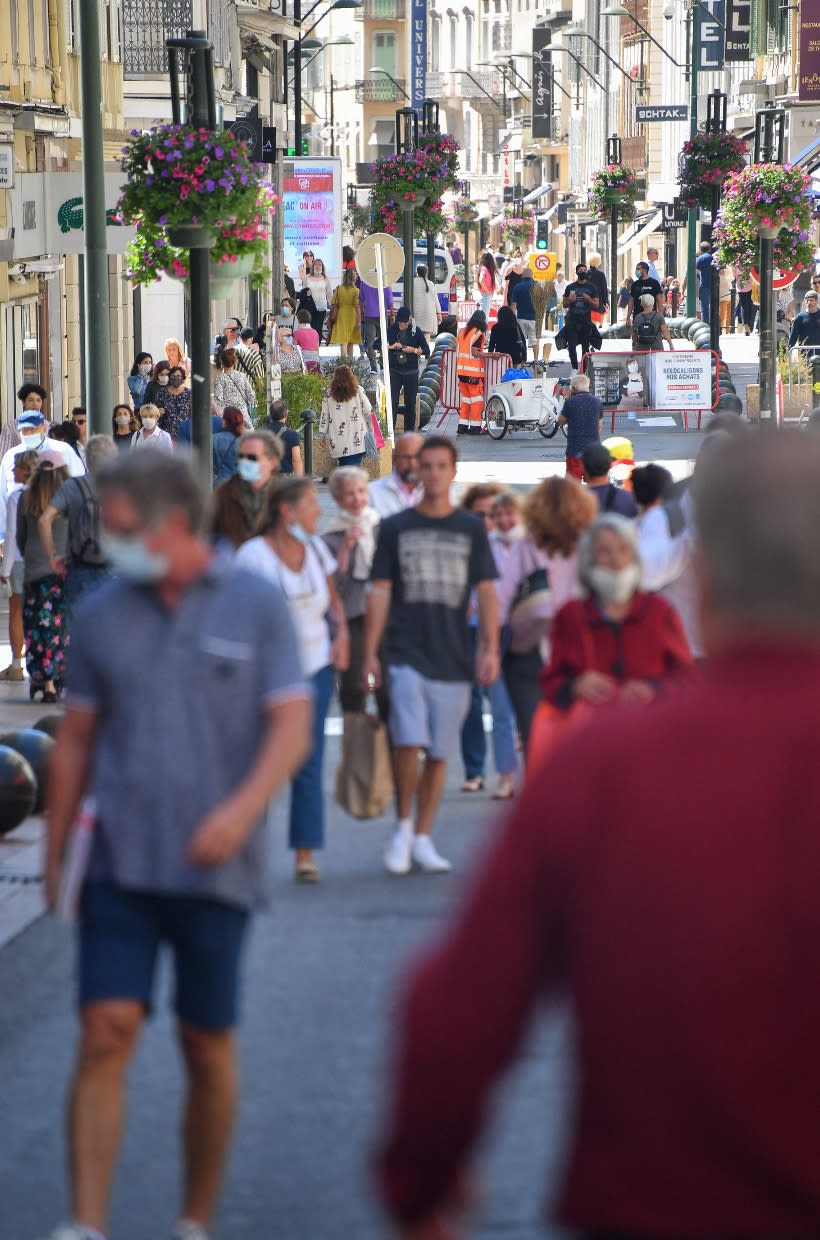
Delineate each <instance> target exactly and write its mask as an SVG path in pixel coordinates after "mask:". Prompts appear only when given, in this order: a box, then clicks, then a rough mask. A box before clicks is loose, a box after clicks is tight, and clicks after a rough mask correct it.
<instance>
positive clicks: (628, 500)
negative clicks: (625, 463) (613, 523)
mask: <svg viewBox="0 0 820 1240" xmlns="http://www.w3.org/2000/svg"><path fill="white" fill-rule="evenodd" d="M581 463H582V465H583V467H584V482H585V483H586V484H587V486H588V487H589V489H590V491H592V493H593V495H594V496H595V498H596V499H597V501H598V509H599V511H600V512H617V513H618V514H619V515H620V516H622V517H637V515H638V505H637V504H636V503H635V501H634V499H633V498H632V496H631V495H630V493H629V491H625V490H624V489H623V487H616V486H615V483H614V482H610V480H609V470H610V467H611V465H612V457H611V455H610V452H609V448H605V447H604V445H603V444H602V443H591V444H587V446H586V447H585V448H584V450H583V452H582V453H581Z"/></svg>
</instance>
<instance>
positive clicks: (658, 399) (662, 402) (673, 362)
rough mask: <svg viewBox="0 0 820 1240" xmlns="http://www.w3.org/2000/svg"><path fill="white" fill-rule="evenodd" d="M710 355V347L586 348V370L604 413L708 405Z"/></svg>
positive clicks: (672, 409) (668, 409)
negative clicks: (630, 350)
mask: <svg viewBox="0 0 820 1240" xmlns="http://www.w3.org/2000/svg"><path fill="white" fill-rule="evenodd" d="M711 357H712V355H711V353H710V352H709V351H708V349H706V350H703V351H698V352H696V351H695V350H691V351H689V350H686V351H684V350H682V349H681V350H676V351H675V352H671V353H670V352H660V351H658V352H653V353H642V352H641V353H588V354H587V355H586V358H585V360H584V373H585V374H586V375H588V376H589V381H590V391H591V392H592V395H593V396H597V397H598V399H599V400H600V401H601V403H602V404H603V406H604V408H605V409H606V410H607V412H611V411H612V410H617V411H618V412H620V413H624V412H632V413H640V412H641V411H644V410H646V411H649V412H653V413H660V412H662V411H663V412H665V411H670V412H671V411H674V410H680V409H692V410H697V409H711V408H712V405H713V403H714V402H713V395H712V378H711Z"/></svg>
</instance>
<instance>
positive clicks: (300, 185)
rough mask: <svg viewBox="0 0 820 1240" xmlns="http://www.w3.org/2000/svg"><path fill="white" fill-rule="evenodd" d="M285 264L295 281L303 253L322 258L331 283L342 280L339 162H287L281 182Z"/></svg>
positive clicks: (318, 160) (327, 160)
mask: <svg viewBox="0 0 820 1240" xmlns="http://www.w3.org/2000/svg"><path fill="white" fill-rule="evenodd" d="M282 213H283V230H284V238H285V254H284V258H285V264H286V266H287V268H288V271H289V272H290V275H291V276H292V277H293V279H294V280H297V281H298V274H299V266H300V264H301V262H302V255H303V254H304V252H305V250H310V251H311V252H312V254H313V256H314V258H321V260H322V262H323V263H324V264H325V270H326V271H327V274H328V275H329V276H330V278H331V280H332V281H333V282H334V283H338V282H339V281H340V280H341V278H342V161H341V160H340V159H332V158H328V159H287V160H285V163H284V170H283V181H282Z"/></svg>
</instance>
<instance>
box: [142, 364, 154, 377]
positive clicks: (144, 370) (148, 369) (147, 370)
mask: <svg viewBox="0 0 820 1240" xmlns="http://www.w3.org/2000/svg"><path fill="white" fill-rule="evenodd" d="M153 369H154V368H153V366H152V365H151V363H150V362H146V363H145V365H144V366H140V372H141V374H144V375H150V373H151V371H152V370H153Z"/></svg>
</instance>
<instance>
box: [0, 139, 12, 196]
mask: <svg viewBox="0 0 820 1240" xmlns="http://www.w3.org/2000/svg"><path fill="white" fill-rule="evenodd" d="M13 186H14V147H13V146H0V189H12V188H13Z"/></svg>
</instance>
